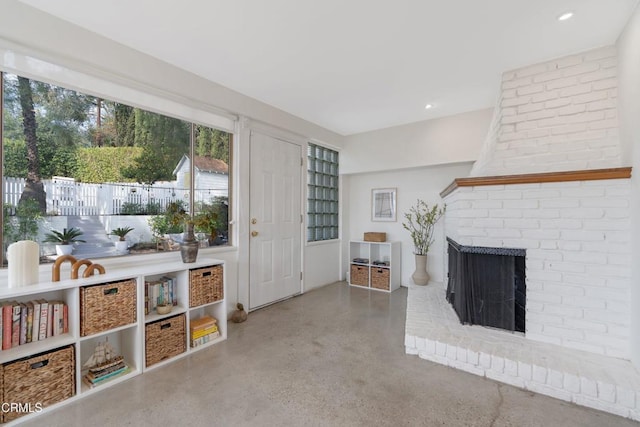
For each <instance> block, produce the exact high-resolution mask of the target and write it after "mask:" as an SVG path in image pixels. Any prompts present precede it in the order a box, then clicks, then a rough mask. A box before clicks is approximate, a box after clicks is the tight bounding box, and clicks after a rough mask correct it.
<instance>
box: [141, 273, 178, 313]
mask: <svg viewBox="0 0 640 427" xmlns="http://www.w3.org/2000/svg"><path fill="white" fill-rule="evenodd" d="M176 282H177V280H176V278H175V277H170V276H164V277H162V278H161V279H159V280H152V281H145V282H144V300H145V305H144V314H151V313H153V311H154V310H155V309H156V307H157V306H158V305H165V304H171V305H174V306H177V305H178V291H177V283H176Z"/></svg>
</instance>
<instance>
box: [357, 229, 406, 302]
mask: <svg viewBox="0 0 640 427" xmlns="http://www.w3.org/2000/svg"><path fill="white" fill-rule="evenodd" d="M400 248H401V246H400V242H365V241H362V240H352V241H350V242H349V262H350V268H349V285H351V286H357V287H360V288H369V289H373V290H376V291H383V292H393V291H395V290H396V289H398V288H399V287H400V278H401V277H402V276H401V274H400V273H401V270H400V268H401V265H402V262H401V253H400Z"/></svg>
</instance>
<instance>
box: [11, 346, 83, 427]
mask: <svg viewBox="0 0 640 427" xmlns="http://www.w3.org/2000/svg"><path fill="white" fill-rule="evenodd" d="M2 370H3V387H2V394H3V402H10V403H18V404H20V406H21V409H22V410H21V411H15V412H11V411H10V412H4V411H3V412H4V418H3V420H2V421H3V422H9V421H11V420H14V419H16V418H18V417H21V416H22V415H27V414H28V413H29V410H31V412H33V411H36V410H37V408H38V406H37V404H40V405H42V406H41V407H42V408H45V407H47V406H49V405H53V404H54V403H58V402H61V401H63V400H65V399H68V398H69V397H71V396H73V395H74V394H75V387H76V380H75V371H76V366H75V350H74V347H73V346H68V347H63V348H60V349H58V350H54V351H51V352H48V353H42V354H39V355H36V356H31V357H29V358H25V359H22V360H17V361H15V362H10V363H7V364H5V365H4V366H3V368H2Z"/></svg>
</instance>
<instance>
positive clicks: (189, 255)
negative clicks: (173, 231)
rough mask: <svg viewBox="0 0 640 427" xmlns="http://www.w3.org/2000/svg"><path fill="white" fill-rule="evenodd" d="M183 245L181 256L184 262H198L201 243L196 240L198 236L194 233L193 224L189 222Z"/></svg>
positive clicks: (181, 246)
mask: <svg viewBox="0 0 640 427" xmlns="http://www.w3.org/2000/svg"><path fill="white" fill-rule="evenodd" d="M183 236H184V237H183V239H182V243H181V244H180V255H181V256H182V262H184V263H189V262H196V258H198V248H199V247H200V243H199V242H198V240H196V235H195V233H194V232H193V223H192V222H187V224H186V227H185V232H184V234H183Z"/></svg>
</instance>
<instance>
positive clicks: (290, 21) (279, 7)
mask: <svg viewBox="0 0 640 427" xmlns="http://www.w3.org/2000/svg"><path fill="white" fill-rule="evenodd" d="M22 1H23V2H24V3H26V4H29V5H32V6H34V7H36V8H39V9H41V10H43V11H45V12H48V13H51V14H53V15H55V16H57V17H59V18H62V19H64V20H68V21H70V22H72V23H75V24H77V25H79V26H81V27H85V28H87V29H89V30H91V31H94V32H96V33H98V34H101V35H103V36H105V37H107V38H110V39H113V40H115V41H117V42H120V43H122V44H124V45H127V46H130V47H132V48H134V49H137V50H139V51H142V52H145V53H147V54H149V55H152V56H154V57H157V58H159V59H162V60H164V61H166V62H168V63H171V64H173V65H176V66H178V67H180V68H183V69H186V70H189V71H191V72H193V73H195V74H198V75H200V76H202V77H205V78H207V79H209V80H211V81H214V82H217V83H219V84H222V85H224V86H227V87H229V88H231V89H234V90H236V91H238V92H240V93H243V94H245V95H248V96H251V97H253V98H256V99H259V100H261V101H264V102H266V103H268V104H270V105H273V106H275V107H277V108H280V109H282V110H284V111H287V112H289V113H292V114H294V115H296V116H298V117H301V118H304V119H306V120H309V121H311V122H313V123H316V124H318V125H320V126H323V127H325V128H327V129H330V130H333V131H335V132H337V133H340V134H343V135H348V134H353V133H359V132H364V131H368V130H373V129H379V128H385V127H389V126H393V125H398V124H404V123H410V122H415V121H420V120H425V119H430V118H435V117H441V116H446V115H451V114H455V113H460V112H464V111H471V110H476V109H480V108H487V107H492V106H493V104H494V102H495V100H496V98H497V95H498V89H499V82H500V75H501V74H502V73H503V72H504V71H507V70H510V69H514V68H517V67H520V66H525V65H530V64H533V63H536V62H540V61H544V60H548V59H552V58H554V57H558V56H563V55H567V54H570V53H574V52H580V51H583V50H587V49H590V48H594V47H599V46H604V45H610V44H613V43H615V41H616V39H617V37H618V36H619V34H620V32H621V31H622V29H623V28H624V25H625V24H626V22H627V20H628V18H629V17H630V15H631V13H632V12H633V10H634V8H635V7H636V5H637V3H638V1H639V0H393V1H391V0H268V1H265V0H229V1H222V0H209V1H206V0H181V1H176V0H135V1H131V0H109V1H104V0H56V1H51V0H22ZM568 10H571V11H574V12H575V16H574V17H573V18H572V19H570V20H568V21H566V22H559V21H557V19H556V18H557V17H558V16H559V15H560V14H561V13H562V12H565V11H568ZM427 103H431V104H433V105H434V108H432V109H430V110H426V109H425V108H424V106H425V104H427Z"/></svg>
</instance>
